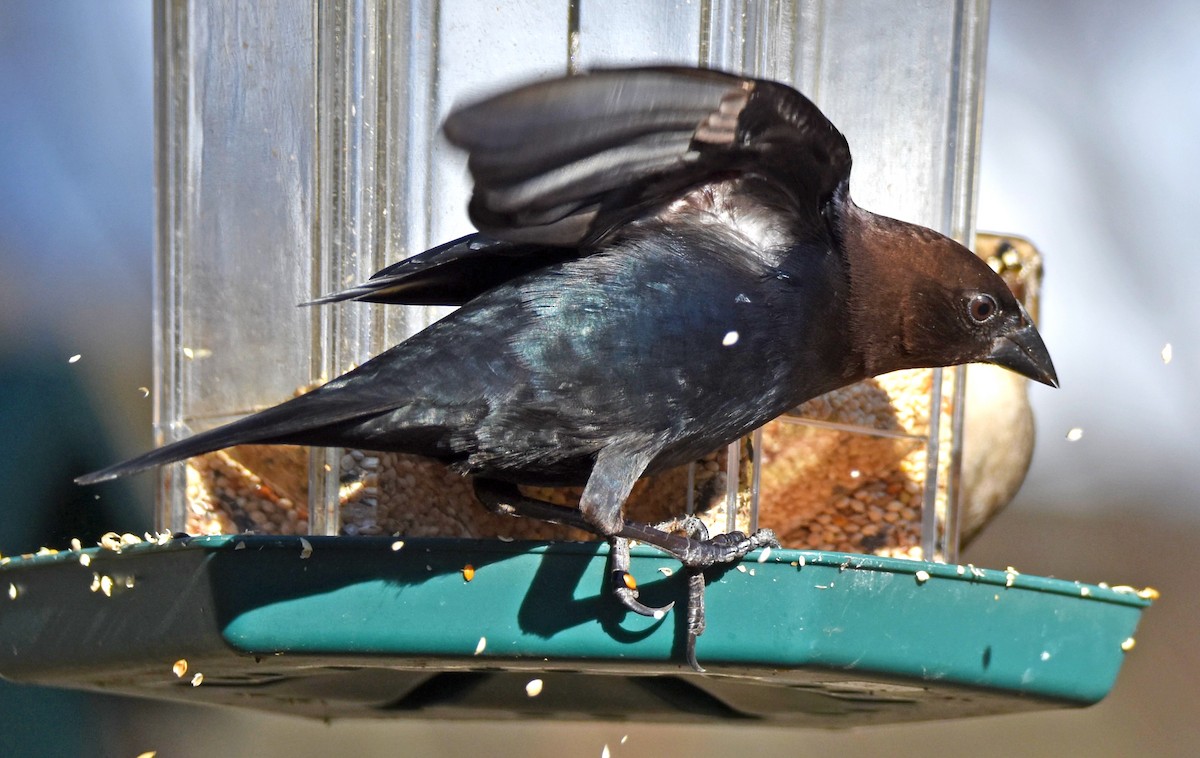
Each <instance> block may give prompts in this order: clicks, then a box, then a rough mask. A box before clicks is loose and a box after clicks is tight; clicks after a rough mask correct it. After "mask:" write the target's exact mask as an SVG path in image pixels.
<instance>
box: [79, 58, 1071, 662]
mask: <svg viewBox="0 0 1200 758" xmlns="http://www.w3.org/2000/svg"><path fill="white" fill-rule="evenodd" d="M443 133H444V135H445V137H446V138H447V140H448V141H449V142H450V143H451V144H452V145H454V146H456V147H458V148H460V149H461V150H463V151H464V152H465V153H466V156H467V168H468V170H469V172H470V175H471V178H472V180H473V193H472V197H471V200H470V203H469V206H468V212H469V215H470V218H471V221H472V223H473V224H474V225H475V227H476V229H477V230H478V231H477V232H476V233H474V234H470V235H467V236H465V237H462V238H460V239H457V240H453V241H450V242H448V243H446V244H444V245H441V246H439V247H436V248H433V249H431V250H429V251H426V252H424V253H421V254H418V255H416V256H413V257H411V258H408V259H405V260H402V261H400V262H399V263H396V264H394V265H392V266H389V267H388V268H385V269H384V270H382V271H380V272H379V273H377V274H376V275H374V276H373V277H372V278H371V279H370V280H369V281H367V282H365V283H363V284H362V285H359V286H357V287H352V288H350V289H348V290H346V291H344V292H340V293H333V294H330V295H328V296H325V297H321V298H318V299H317V300H315V301H314V304H329V303H334V302H341V301H346V300H357V301H365V302H376V303H414V304H441V305H455V306H459V307H458V308H457V309H456V310H454V311H452V312H451V313H450V314H449V315H447V316H445V317H444V318H442V319H441V320H439V321H437V322H435V323H433V324H432V325H430V326H429V327H427V328H425V329H424V330H422V331H420V332H418V333H417V334H415V335H413V336H411V337H409V338H408V339H406V340H405V341H403V342H401V343H400V344H398V345H396V346H395V347H392V348H391V349H389V350H386V351H385V352H383V353H381V354H379V355H377V356H375V357H374V358H372V359H371V360H369V361H367V362H365V363H363V364H362V365H361V366H359V367H357V368H355V369H353V370H351V371H349V372H347V373H345V374H343V375H341V376H339V377H337V378H335V379H333V380H331V381H330V382H328V383H327V384H325V385H323V386H321V387H319V388H317V389H315V390H313V391H311V392H308V393H307V394H304V395H301V396H299V397H296V398H294V399H292V400H289V401H287V402H284V403H282V404H280V405H277V406H274V407H272V408H268V409H266V410H263V411H260V412H258V413H255V414H253V415H250V416H247V417H245V418H242V419H240V420H237V421H234V422H232V423H229V424H226V425H224V426H221V427H217V428H215V429H212V430H208V431H204V432H201V433H198V434H196V435H194V436H192V437H189V438H186V439H183V440H180V441H177V442H173V443H171V444H168V445H166V446H163V447H160V448H158V449H156V450H152V451H150V452H147V453H145V454H143V455H140V456H137V457H135V458H133V459H130V460H128V461H125V462H123V463H118V464H116V465H114V466H111V467H109V468H106V469H102V470H100V471H97V472H93V473H91V474H87V475H85V476H82V477H80V478H79V479H77V481H78V482H80V483H84V484H86V483H92V482H99V481H104V480H107V479H111V478H114V477H117V476H123V475H126V474H130V473H133V472H136V471H140V470H143V469H147V468H150V467H153V466H157V465H161V464H165V463H170V462H174V461H179V460H182V459H185V458H188V457H191V456H194V455H199V454H202V453H206V452H210V451H213V450H217V449H220V448H224V447H227V446H232V445H241V444H256V443H271V444H300V445H315V446H332V447H354V448H365V449H371V450H383V451H398V452H405V453H413V454H418V455H423V456H428V457H430V458H434V459H437V460H440V461H442V462H444V463H446V464H448V465H450V466H451V467H452V468H454V469H455V470H457V471H459V472H461V473H464V474H470V475H472V476H473V477H474V480H475V482H476V489H477V492H479V493H480V496H481V499H483V500H484V501H485V502H486V503H488V504H489V505H491V506H492V507H494V508H497V509H499V510H505V511H515V512H518V513H522V514H524V515H534V516H537V517H542V518H547V519H562V520H565V521H567V522H570V523H572V525H577V526H582V527H584V528H587V529H589V530H591V531H593V532H595V533H596V534H598V535H601V536H602V537H604V538H607V539H609V540H610V542H611V543H612V548H613V549H612V550H610V560H613V561H614V568H613V571H612V576H613V591H614V593H615V594H616V595H617V597H618V598H619V599H620V600H621V602H622V603H624V604H625V605H626V606H627V607H629V608H632V609H633V610H636V611H638V612H640V613H648V614H649V613H660V612H661V611H662V609H653V608H647V607H645V606H642V605H640V603H639V602H638V601H637V599H636V584H635V583H634V582H633V581H632V578H631V577H630V575H629V573H628V546H627V542H626V540H627V539H629V538H635V539H642V540H644V541H647V542H649V543H651V544H654V545H657V546H659V547H661V548H663V549H665V550H667V551H668V552H669V553H671V554H672V555H674V556H676V557H677V558H679V559H680V560H681V561H683V563H684V565H685V566H686V567H687V568H689V570H690V571H691V574H690V578H689V593H690V594H689V602H690V606H689V610H688V613H689V616H688V618H689V625H688V629H689V638H688V658H689V662H690V663H691V664H692V666H693V667H695V668H697V669H698V670H702V669H700V667H699V665H698V663H697V662H696V660H695V654H694V649H695V637H696V636H698V635H699V632H700V631H702V630H703V611H702V600H703V597H702V590H703V578H702V576H701V575H700V573H699V572H701V571H703V569H704V568H705V567H707V566H709V565H711V564H713V563H714V562H722V561H732V560H736V559H738V558H740V557H742V556H744V555H745V553H746V552H748V551H749V550H752V549H754V548H756V547H760V546H763V545H767V544H772V542H773V535H771V534H770V533H768V532H766V531H765V530H764V531H763V532H759V533H756V534H754V535H744V534H741V533H740V532H735V533H731V534H728V535H717V536H715V537H712V538H708V535H707V534H706V533H704V531H703V529H702V528H698V527H697V525H696V524H695V523H687V522H679V523H673V524H671V525H661V526H662V528H659V527H658V526H655V525H641V524H635V523H632V522H628V521H626V520H625V519H624V516H623V505H624V502H625V499H626V498H627V497H628V495H629V492H630V490H631V488H632V487H633V484H634V482H635V481H636V480H637V479H638V478H639V477H641V476H644V475H649V474H654V473H656V472H660V471H664V470H666V469H669V468H672V467H674V466H678V465H682V464H685V463H688V462H691V461H694V460H696V459H698V458H700V457H701V456H703V455H704V454H706V453H708V452H710V451H712V450H714V449H717V448H719V447H721V446H722V445H725V444H728V443H730V442H731V441H733V440H736V439H738V438H740V437H742V436H744V435H745V434H747V433H749V432H750V431H752V430H753V429H755V428H757V427H759V426H761V425H762V424H764V423H766V422H767V421H769V420H771V419H773V418H775V417H776V416H778V415H780V414H782V413H783V412H785V411H787V410H789V409H791V408H794V407H795V406H797V405H799V404H800V403H802V402H804V401H805V400H808V399H810V398H813V397H816V396H818V395H821V394H823V393H825V392H828V391H830V390H833V389H836V388H838V387H842V386H845V385H848V384H852V383H854V382H857V381H860V380H862V379H865V378H867V377H871V376H874V375H877V374H881V373H885V372H888V371H893V370H897V369H902V368H922V367H932V366H946V365H954V364H962V363H969V362H988V363H993V364H997V365H1000V366H1003V367H1006V368H1008V369H1011V370H1013V371H1016V372H1017V373H1019V374H1022V375H1024V376H1026V377H1029V378H1031V379H1033V380H1035V381H1039V382H1043V383H1046V384H1050V385H1052V386H1057V383H1058V380H1057V375H1056V373H1055V370H1054V366H1053V363H1052V362H1051V359H1050V355H1049V352H1048V350H1047V349H1046V346H1045V344H1044V343H1043V341H1042V339H1041V336H1040V335H1039V334H1038V332H1037V329H1036V328H1035V327H1034V325H1033V323H1032V321H1031V319H1030V318H1029V316H1028V314H1027V313H1026V312H1025V310H1024V308H1023V307H1022V306H1021V304H1020V303H1019V302H1018V301H1017V300H1016V299H1015V298H1014V296H1013V295H1012V293H1011V291H1010V290H1009V288H1008V287H1007V286H1006V285H1005V283H1004V281H1003V280H1002V279H1001V278H1000V277H999V276H998V275H997V274H996V273H995V272H994V271H992V270H991V269H990V268H989V267H988V266H987V265H986V264H984V263H983V262H982V261H980V260H979V259H977V258H976V257H975V256H974V255H973V254H972V253H971V252H969V251H968V250H967V249H966V248H964V247H963V246H961V245H960V244H958V243H957V242H955V241H953V240H951V239H949V238H947V237H945V236H943V235H942V234H939V233H938V232H935V231H933V230H931V229H927V228H924V227H920V226H917V225H914V224H911V223H907V222H904V221H899V220H895V219H891V218H887V217H884V216H880V215H876V214H874V213H871V212H870V211H867V210H865V209H862V208H860V207H859V206H857V205H856V204H855V203H854V202H853V200H852V199H851V196H850V184H849V180H850V170H851V157H850V149H849V146H848V144H847V141H846V138H845V137H844V136H843V135H842V133H841V132H839V131H838V129H837V128H836V127H835V126H834V125H833V124H832V123H830V121H829V120H828V119H827V118H826V117H825V116H824V114H822V113H821V111H820V110H819V109H818V108H817V107H816V106H815V105H814V104H813V103H812V102H811V101H810V100H809V99H808V98H806V97H805V96H804V95H802V94H801V93H799V92H798V91H796V90H795V89H793V88H792V87H790V86H788V85H786V84H783V83H779V82H774V81H769V80H765V79H757V78H752V77H748V76H741V75H738V74H734V73H729V72H723V71H718V70H714V69H703V68H689V67H682V66H673V67H672V66H667V67H635V68H611V69H598V70H594V71H590V72H586V73H581V74H575V75H570V76H565V77H559V78H553V79H548V80H540V81H534V82H531V83H528V84H525V85H522V86H518V87H516V88H513V89H509V90H507V91H504V92H501V93H499V94H496V95H493V96H490V97H487V98H485V99H482V100H480V101H477V102H474V103H469V104H467V105H465V106H463V107H460V108H457V109H456V110H454V111H453V112H451V113H450V115H449V116H448V117H447V119H446V121H445V122H444V124H443ZM522 484H524V485H538V486H582V487H583V488H584V489H583V494H582V497H581V498H580V503H579V509H578V511H570V509H565V508H561V507H555V506H549V509H547V508H542V507H541V506H540V505H539V504H538V503H537V502H536V501H530V500H529V499H528V498H522V497H521V496H519V495H517V494H516V489H515V485H522ZM555 508H557V510H555ZM565 511H570V513H566V512H565ZM676 527H679V528H680V529H682V534H680V533H679V531H678V530H677V529H676ZM697 587H698V588H699V589H697Z"/></svg>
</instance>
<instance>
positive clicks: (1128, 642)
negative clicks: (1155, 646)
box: [1121, 637, 1137, 653]
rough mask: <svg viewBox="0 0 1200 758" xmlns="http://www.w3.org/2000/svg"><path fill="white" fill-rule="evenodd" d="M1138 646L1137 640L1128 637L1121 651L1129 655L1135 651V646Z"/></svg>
mask: <svg viewBox="0 0 1200 758" xmlns="http://www.w3.org/2000/svg"><path fill="white" fill-rule="evenodd" d="M1136 644H1137V640H1135V639H1134V638H1133V637H1126V638H1125V641H1124V642H1122V643H1121V649H1122V650H1124V651H1125V652H1126V653H1128V652H1129V651H1130V650H1133V646H1134V645H1136Z"/></svg>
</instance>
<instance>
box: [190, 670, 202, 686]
mask: <svg viewBox="0 0 1200 758" xmlns="http://www.w3.org/2000/svg"><path fill="white" fill-rule="evenodd" d="M203 681H204V674H201V673H200V672H199V671H197V672H196V675H195V676H193V677H192V686H193V687H199V686H200V684H201V683H202V682H203Z"/></svg>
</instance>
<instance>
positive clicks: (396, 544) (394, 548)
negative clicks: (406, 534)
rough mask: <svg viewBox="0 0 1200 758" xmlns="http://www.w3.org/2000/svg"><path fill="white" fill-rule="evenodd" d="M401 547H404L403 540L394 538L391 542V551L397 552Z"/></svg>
mask: <svg viewBox="0 0 1200 758" xmlns="http://www.w3.org/2000/svg"><path fill="white" fill-rule="evenodd" d="M402 547H404V540H396V541H395V542H393V543H392V552H393V553H397V552H399V551H400V548H402Z"/></svg>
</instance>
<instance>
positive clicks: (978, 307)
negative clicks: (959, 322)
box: [969, 292, 1000, 324]
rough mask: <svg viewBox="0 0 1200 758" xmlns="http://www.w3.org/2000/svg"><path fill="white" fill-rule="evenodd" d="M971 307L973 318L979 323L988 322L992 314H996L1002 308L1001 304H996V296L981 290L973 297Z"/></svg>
mask: <svg viewBox="0 0 1200 758" xmlns="http://www.w3.org/2000/svg"><path fill="white" fill-rule="evenodd" d="M969 307H970V309H971V318H972V319H974V321H975V323H977V324H982V323H984V322H986V321H987V320H988V319H990V318H991V317H992V316H995V315H996V311H998V310H1000V306H998V305H996V298H994V297H992V296H991V295H989V294H987V293H986V292H981V293H979V294H978V295H976V296H975V297H973V298H971V304H970V306H969Z"/></svg>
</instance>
